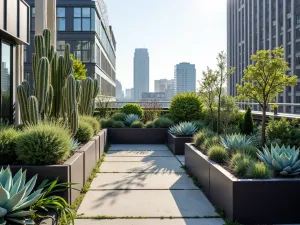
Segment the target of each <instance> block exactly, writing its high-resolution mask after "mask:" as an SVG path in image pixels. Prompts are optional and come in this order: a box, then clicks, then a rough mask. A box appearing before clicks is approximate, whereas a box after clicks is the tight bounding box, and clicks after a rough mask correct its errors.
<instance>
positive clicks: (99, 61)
mask: <svg viewBox="0 0 300 225" xmlns="http://www.w3.org/2000/svg"><path fill="white" fill-rule="evenodd" d="M96 51H97V60H96V63H97V64H98V66H101V58H100V57H101V50H100V48H99V46H98V45H97V49H96Z"/></svg>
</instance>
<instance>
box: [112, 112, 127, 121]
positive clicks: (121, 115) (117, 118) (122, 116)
mask: <svg viewBox="0 0 300 225" xmlns="http://www.w3.org/2000/svg"><path fill="white" fill-rule="evenodd" d="M125 117H126V113H115V114H114V115H112V117H111V118H112V119H113V120H115V121H122V122H123V121H124V120H125Z"/></svg>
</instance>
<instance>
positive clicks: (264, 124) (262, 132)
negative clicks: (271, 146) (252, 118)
mask: <svg viewBox="0 0 300 225" xmlns="http://www.w3.org/2000/svg"><path fill="white" fill-rule="evenodd" d="M266 111H267V107H266V105H265V104H264V105H263V107H262V125H261V127H262V130H261V145H262V146H263V145H264V144H265V141H266V120H267V118H266Z"/></svg>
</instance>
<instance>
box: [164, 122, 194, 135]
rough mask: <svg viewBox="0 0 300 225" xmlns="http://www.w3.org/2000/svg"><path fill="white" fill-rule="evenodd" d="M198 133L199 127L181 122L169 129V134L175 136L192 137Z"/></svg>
mask: <svg viewBox="0 0 300 225" xmlns="http://www.w3.org/2000/svg"><path fill="white" fill-rule="evenodd" d="M197 131H198V128H197V126H196V125H195V124H194V123H192V122H181V123H179V124H177V125H174V126H172V127H170V128H169V132H170V133H171V134H174V135H175V136H192V135H193V134H195V133H196V132H197Z"/></svg>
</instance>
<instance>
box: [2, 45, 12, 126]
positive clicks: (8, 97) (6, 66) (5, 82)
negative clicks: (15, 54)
mask: <svg viewBox="0 0 300 225" xmlns="http://www.w3.org/2000/svg"><path fill="white" fill-rule="evenodd" d="M0 44H1V48H0V49H1V66H0V67H1V77H0V78H1V79H0V83H1V86H0V106H1V107H0V119H1V120H3V121H4V122H12V121H11V120H12V89H11V83H12V74H11V72H12V71H11V61H12V57H11V56H12V55H11V50H12V47H11V45H10V44H7V43H4V42H0Z"/></svg>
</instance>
